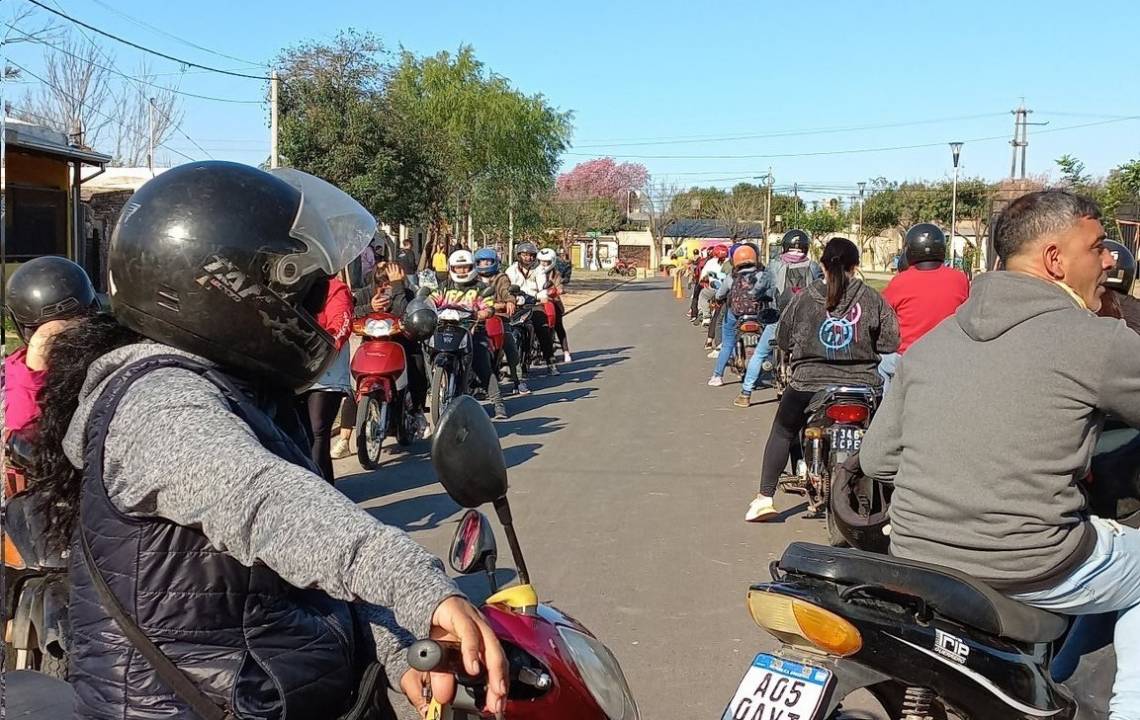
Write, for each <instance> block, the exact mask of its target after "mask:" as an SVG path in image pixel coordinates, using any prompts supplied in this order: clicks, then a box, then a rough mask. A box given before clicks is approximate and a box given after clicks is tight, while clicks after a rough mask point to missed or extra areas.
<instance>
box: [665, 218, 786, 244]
mask: <svg viewBox="0 0 1140 720" xmlns="http://www.w3.org/2000/svg"><path fill="white" fill-rule="evenodd" d="M733 229H735V230H736V231H737V232H736V237H737V238H738V239H749V240H755V239H760V238H763V237H764V223H758V222H755V223H739V224H738V225H736V226H735V228H734V227H730V226H729V225H728V224H727V223H725V222H724V221H722V220H699V219H682V220H674V221H673V222H671V223H669V224H668V225H666V226H665V229H664V230H663V231H662V233H661V234H662V235H664V236H665V237H673V238H694V239H696V238H724V239H726V240H727V239H729V238H731V237H733V234H732V231H733Z"/></svg>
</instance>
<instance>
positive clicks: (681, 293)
mask: <svg viewBox="0 0 1140 720" xmlns="http://www.w3.org/2000/svg"><path fill="white" fill-rule="evenodd" d="M673 295H674V296H675V297H676V298H677V299H678V300H683V299H684V298H685V289H684V287H683V286H682V284H681V272H680V271H679V270H678V271H677V272H675V273H674V274H673Z"/></svg>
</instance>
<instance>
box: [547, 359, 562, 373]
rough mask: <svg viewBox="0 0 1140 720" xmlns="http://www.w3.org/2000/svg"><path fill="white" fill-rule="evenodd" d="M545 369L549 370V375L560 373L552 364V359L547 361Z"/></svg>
mask: <svg viewBox="0 0 1140 720" xmlns="http://www.w3.org/2000/svg"><path fill="white" fill-rule="evenodd" d="M546 370H547V371H548V372H549V373H550V374H551V375H560V374H561V373H559V372H558V366H557V365H555V364H554V361H553V360H551V361H550V362H548V363H547V364H546Z"/></svg>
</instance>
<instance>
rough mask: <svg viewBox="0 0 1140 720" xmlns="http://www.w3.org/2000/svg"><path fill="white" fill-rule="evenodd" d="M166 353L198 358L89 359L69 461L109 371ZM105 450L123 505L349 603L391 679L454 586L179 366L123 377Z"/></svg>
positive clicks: (424, 556) (110, 479)
mask: <svg viewBox="0 0 1140 720" xmlns="http://www.w3.org/2000/svg"><path fill="white" fill-rule="evenodd" d="M169 354H173V355H185V356H187V357H190V358H194V359H196V360H198V361H199V362H205V361H204V360H202V359H201V358H197V357H196V356H193V355H189V354H187V353H183V352H180V351H178V350H175V349H174V348H171V347H167V346H165V345H160V344H157V343H140V344H137V345H129V346H127V347H123V348H119V349H117V350H113V351H112V352H110V353H107V354H106V355H104V356H103V357H101V358H99V359H98V360H96V361H95V362H94V363H92V364H91V367H90V369H89V370H88V372H87V381H86V382H85V383H84V385H83V390H82V391H81V393H80V397H79V407H78V409H77V410H76V412H75V415H74V416H73V418H72V420H71V426H70V427H69V428H68V432H67V436H66V437H65V438H64V452H65V453H66V454H67V457H68V459H70V460H71V463H72V464H73V465H75V466H76V467H81V466H82V463H83V443H84V436H85V434H84V430H85V427H86V425H87V418H88V416H89V414H90V412H91V409H92V406H93V404H94V403H95V400H96V399H97V398H98V396H99V393H100V391H101V390H102V389H103V387H104V385H105V384H106V382H107V381H108V380H109V379H110V378H111V376H112V375H113V374H114V373H115V371H116V370H118V369H119V368H122V367H124V366H126V365H128V364H130V363H132V362H135V361H137V360H142V359H143V358H146V357H150V356H153V355H169ZM105 453H106V454H105V461H104V473H103V482H104V485H105V486H106V488H107V495H108V496H109V497H110V499H111V502H113V503H114V504H115V507H117V508H118V509H119V510H121V511H122V512H124V513H126V514H128V515H133V516H137V517H161V518H165V519H167V520H171V521H173V522H176V523H178V524H179V525H186V526H190V527H194V528H197V529H199V530H201V531H202V533H203V534H205V536H206V537H207V538H208V539H209V541H210V542H211V543H212V544H213V545H214V546H215V547H216V548H218V549H219V550H222V551H223V552H226V553H228V554H229V555H231V556H232V557H234V558H236V559H237V560H238V561H239V562H241V563H243V564H245V565H252V564H253V563H254V562H262V563H264V564H265V565H267V566H269V567H270V568H271V569H272V570H273V571H274V572H276V573H277V574H278V575H279V576H280V577H281V578H282V579H284V580H285V581H286V582H288V583H290V584H292V585H294V586H296V587H300V588H314V587H315V588H320V589H321V590H323V591H325V592H326V593H328V594H329V595H331V596H332V597H334V598H338V599H340V600H348V601H353V602H355V604H354V605H353V609H354V611H355V612H356V615H357V617H358V618H359V619H360V620H361V621H362V626H364V625H367V626H368V627H370V628H371V630H372V636H373V638H374V639H375V641H376V646H377V656H378V658H377V659H378V660H379V661H380V662H381V663H383V664H384V669H385V671H386V673H387V675H388V679H389V682H390V683H391V684H392V686H393V687H394V688H398V687H399V679H400V678H401V677H402V676H403V674H404V672H405V671H406V670H407V669H408V662H407V659H406V657H405V654H406V653H405V652H404V651H405V648H406V647H407V646H408V645H409V644H410V643H411V642H412V641H413V640H415V639H418V638H425V637H427V633H428V629H429V626H430V620H431V616H432V613H433V612H434V610H435V608H436V606H438V605H439V603H440V602H442V601H443V600H444V599H446V598H447V597H449V596H451V595H459V594H460V592H459V590H458V589H457V588H456V586H455V583H454V582H452V580H451V579H450V578H448V577H447V575H446V574H445V573H444V571H443V566H442V564H441V563H440V561H439V560H438V559H437V558H435V557H434V556H432V555H431V554H430V553H428V552H427V551H426V550H425V549H424V548H422V547H420V546H419V545H417V544H416V543H415V542H414V541H413V540H412V539H411V538H409V537H408V536H407V534H405V533H404V532H403V531H402V530H399V529H397V528H393V527H389V526H387V525H383V524H381V523H380V522H378V521H377V520H376V519H375V518H373V517H372V516H371V515H369V514H368V513H367V512H366V511H364V510H363V509H362V508H360V507H358V506H357V505H356V504H355V503H353V502H352V501H351V500H349V499H348V498H347V497H345V496H344V495H342V494H341V493H339V492H337V490H336V489H335V488H334V487H333V486H332V485H330V484H328V483H327V482H325V481H324V480H322V479H321V478H320V477H318V476H317V475H315V474H313V473H312V472H310V471H308V470H306V469H305V468H303V467H300V466H298V465H294V464H292V463H289V462H286V461H285V460H282V459H281V458H279V457H277V456H276V455H274V454H273V453H272V452H270V451H269V450H267V449H266V448H264V447H263V446H262V445H261V443H260V442H259V441H258V439H257V437H256V436H255V435H254V433H253V430H251V429H250V427H249V426H248V425H247V424H245V422H244V421H243V420H242V419H241V418H239V417H238V416H237V415H235V414H234V413H233V412H232V411H231V410H230V407H229V403H228V402H227V401H226V399H225V396H224V395H223V394H222V393H221V391H220V390H218V388H217V387H216V386H215V385H214V384H213V383H211V382H210V381H209V380H206V379H205V378H202V377H201V376H199V375H197V374H196V373H194V372H191V371H189V370H183V369H179V368H167V369H160V370H154V371H152V372H150V373H149V374H148V375H147V376H146V377H144V378H142V379H141V380H139V381H137V382H136V383H135V384H134V385H132V386H131V388H130V389H129V390H128V391H127V393H126V395H125V396H124V397H123V400H122V402H121V404H120V405H119V408H118V410H117V411H116V412H115V417H114V419H113V420H112V421H111V425H110V432H109V434H108V436H107V442H106V447H105Z"/></svg>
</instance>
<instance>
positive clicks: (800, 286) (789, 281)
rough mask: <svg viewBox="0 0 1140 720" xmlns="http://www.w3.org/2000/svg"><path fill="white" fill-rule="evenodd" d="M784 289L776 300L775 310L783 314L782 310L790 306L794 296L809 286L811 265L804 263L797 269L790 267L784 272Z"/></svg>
mask: <svg viewBox="0 0 1140 720" xmlns="http://www.w3.org/2000/svg"><path fill="white" fill-rule="evenodd" d="M784 273H785V274H784V289H783V290H781V291H780V295H779V296H778V297H777V298H776V308H777V309H778V310H779V311H780V312H783V311H784V308H786V307H787V306H788V305H791V304H792V300H794V299H795V297H796V295H799V294H800V293H801V292H803V290H804V288H806V287H807V286H808V285H811V279H812V278H811V263H804V264H803V265H801V266H799V267H790V268H787V269H785V270H784Z"/></svg>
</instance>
